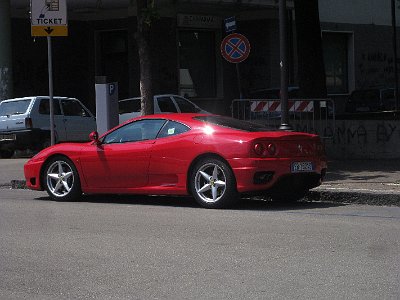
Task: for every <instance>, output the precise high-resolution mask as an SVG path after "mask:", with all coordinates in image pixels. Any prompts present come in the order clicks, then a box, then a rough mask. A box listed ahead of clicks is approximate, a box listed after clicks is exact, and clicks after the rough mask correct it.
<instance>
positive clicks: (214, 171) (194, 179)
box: [190, 158, 238, 208]
mask: <svg viewBox="0 0 400 300" xmlns="http://www.w3.org/2000/svg"><path fill="white" fill-rule="evenodd" d="M190 189H191V192H192V195H193V197H194V198H195V199H196V201H197V202H198V203H199V204H200V205H201V206H203V207H206V208H221V207H229V206H232V205H233V204H235V203H236V202H237V200H238V193H237V190H236V180H235V177H234V175H233V172H232V170H231V168H230V167H229V166H228V165H227V164H226V163H225V162H224V161H222V160H220V159H217V158H203V159H201V160H200V161H198V162H197V163H196V165H195V166H194V168H193V171H192V173H191V176H190Z"/></svg>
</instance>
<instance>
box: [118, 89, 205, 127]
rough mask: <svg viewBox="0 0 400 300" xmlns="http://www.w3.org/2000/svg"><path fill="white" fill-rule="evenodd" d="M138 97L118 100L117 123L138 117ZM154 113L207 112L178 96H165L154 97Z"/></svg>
mask: <svg viewBox="0 0 400 300" xmlns="http://www.w3.org/2000/svg"><path fill="white" fill-rule="evenodd" d="M140 100H141V98H140V97H136V98H129V99H123V100H119V102H118V104H119V123H120V124H121V123H123V122H125V121H127V120H129V119H131V118H135V117H139V116H140ZM154 113H155V114H161V113H204V114H209V112H207V111H205V110H204V109H202V108H200V107H198V106H197V105H196V104H194V103H193V102H191V101H189V100H188V99H186V98H183V97H181V96H178V95H172V94H165V95H155V96H154Z"/></svg>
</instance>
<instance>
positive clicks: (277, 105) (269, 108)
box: [250, 100, 314, 112]
mask: <svg viewBox="0 0 400 300" xmlns="http://www.w3.org/2000/svg"><path fill="white" fill-rule="evenodd" d="M288 108H289V109H288V110H289V111H293V112H313V111H314V102H313V101H310V100H296V101H288ZM250 110H251V111H252V112H262V111H266V112H280V111H282V108H281V102H280V101H272V100H271V101H268V100H261V101H250Z"/></svg>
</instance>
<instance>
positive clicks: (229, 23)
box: [224, 17, 236, 33]
mask: <svg viewBox="0 0 400 300" xmlns="http://www.w3.org/2000/svg"><path fill="white" fill-rule="evenodd" d="M224 25H225V32H226V33H229V32H233V31H235V30H236V18H235V17H230V18H227V19H225V20H224Z"/></svg>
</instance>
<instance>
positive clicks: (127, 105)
mask: <svg viewBox="0 0 400 300" xmlns="http://www.w3.org/2000/svg"><path fill="white" fill-rule="evenodd" d="M118 110H119V113H120V114H126V113H131V112H140V98H139V99H138V98H135V99H129V100H124V101H120V102H118Z"/></svg>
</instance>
